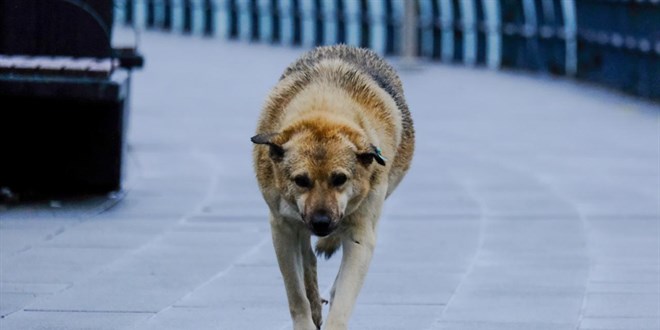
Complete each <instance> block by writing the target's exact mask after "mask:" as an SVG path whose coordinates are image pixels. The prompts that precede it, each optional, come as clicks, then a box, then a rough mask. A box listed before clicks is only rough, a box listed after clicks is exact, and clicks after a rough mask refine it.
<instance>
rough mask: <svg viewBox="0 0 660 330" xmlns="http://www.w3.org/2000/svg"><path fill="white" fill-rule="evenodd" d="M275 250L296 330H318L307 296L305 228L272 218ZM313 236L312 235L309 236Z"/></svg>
mask: <svg viewBox="0 0 660 330" xmlns="http://www.w3.org/2000/svg"><path fill="white" fill-rule="evenodd" d="M270 225H271V232H272V235H273V246H274V247H275V254H276V255H277V263H278V264H279V266H280V271H281V272H282V277H283V279H284V287H285V288H286V295H287V299H288V300H289V311H290V312H291V318H292V320H293V329H294V330H317V329H318V328H317V327H316V325H314V322H313V321H312V311H311V308H310V305H309V300H308V299H307V295H306V292H305V284H304V268H303V255H302V249H301V248H300V247H301V246H300V244H301V241H304V239H301V237H302V235H305V234H307V233H305V232H303V231H302V230H301V228H299V227H301V226H296V225H297V224H295V223H290V222H289V221H288V220H285V219H282V218H278V217H275V216H272V215H271V220H270ZM307 235H309V234H307Z"/></svg>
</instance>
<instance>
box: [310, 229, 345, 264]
mask: <svg viewBox="0 0 660 330" xmlns="http://www.w3.org/2000/svg"><path fill="white" fill-rule="evenodd" d="M339 247H341V239H340V238H339V235H330V236H326V237H321V238H319V240H318V242H316V249H315V250H316V255H317V256H319V257H320V256H323V257H324V258H325V259H330V257H332V255H333V254H334V253H335V252H337V250H339Z"/></svg>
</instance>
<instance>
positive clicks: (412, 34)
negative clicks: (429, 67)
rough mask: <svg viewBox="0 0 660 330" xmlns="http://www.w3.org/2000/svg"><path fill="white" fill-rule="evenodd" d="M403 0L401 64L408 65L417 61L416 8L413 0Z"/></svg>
mask: <svg viewBox="0 0 660 330" xmlns="http://www.w3.org/2000/svg"><path fill="white" fill-rule="evenodd" d="M404 1H405V7H404V15H403V31H402V36H403V58H402V64H403V65H404V66H408V67H410V66H414V65H415V64H416V63H417V8H416V6H415V0H404Z"/></svg>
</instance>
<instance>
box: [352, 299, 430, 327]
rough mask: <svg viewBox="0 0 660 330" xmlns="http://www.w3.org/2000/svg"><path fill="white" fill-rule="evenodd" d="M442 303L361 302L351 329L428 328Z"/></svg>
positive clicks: (353, 318)
mask: <svg viewBox="0 0 660 330" xmlns="http://www.w3.org/2000/svg"><path fill="white" fill-rule="evenodd" d="M442 308H443V306H442V305H425V304H420V305H407V304H394V305H387V304H360V305H358V306H357V307H356V308H355V311H354V312H353V316H352V319H351V321H350V322H349V328H350V329H368V330H381V329H382V330H395V329H426V328H427V327H428V326H429V325H431V324H432V323H433V318H434V316H435V315H437V314H438V313H439V312H440V311H441V310H442Z"/></svg>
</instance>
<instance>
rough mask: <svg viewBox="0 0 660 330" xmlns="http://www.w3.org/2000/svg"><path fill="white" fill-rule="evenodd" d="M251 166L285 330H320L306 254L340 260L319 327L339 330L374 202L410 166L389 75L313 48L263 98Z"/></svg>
mask: <svg viewBox="0 0 660 330" xmlns="http://www.w3.org/2000/svg"><path fill="white" fill-rule="evenodd" d="M251 140H252V142H253V143H254V151H253V158H254V159H253V160H254V168H255V172H256V177H257V181H258V184H259V188H260V190H261V193H262V194H263V198H264V200H265V201H266V203H267V204H268V207H269V209H270V226H271V232H272V238H273V245H274V247H275V254H276V256H277V261H278V264H279V268H280V271H281V273H282V277H283V279H284V286H285V289H286V294H287V299H288V303H289V311H290V313H291V318H292V321H293V328H294V329H295V330H311V329H320V328H321V323H322V316H321V309H322V304H323V303H324V302H325V300H323V299H322V298H321V296H320V294H319V289H318V283H317V276H316V256H315V254H314V252H313V251H312V247H311V235H312V234H314V235H316V236H318V237H319V239H318V241H317V244H316V254H317V255H319V256H325V257H326V258H329V257H330V256H332V254H333V253H334V252H335V251H337V250H338V249H339V248H340V247H341V248H342V252H343V255H342V260H341V266H340V268H339V272H338V274H337V277H336V279H335V282H334V285H333V287H332V289H331V292H330V310H329V313H328V318H327V321H326V324H325V329H328V330H336V329H347V326H348V321H349V318H350V315H351V313H352V310H353V306H354V304H355V300H356V299H357V296H358V293H359V291H360V289H361V287H362V284H363V282H364V279H365V276H366V273H367V270H368V268H369V264H370V261H371V257H372V254H373V251H374V247H375V245H376V225H377V223H378V218H379V216H380V213H381V209H382V206H383V202H384V201H385V199H386V198H387V197H388V196H389V195H390V194H391V193H392V191H394V189H395V188H396V187H397V185H398V184H399V183H400V182H401V180H402V179H403V177H404V175H405V174H406V172H407V171H408V169H409V167H410V163H411V160H412V156H413V150H414V143H415V142H414V140H415V132H414V128H413V122H412V119H411V116H410V112H409V110H408V106H407V105H406V102H405V100H404V96H403V88H402V85H401V81H400V79H399V77H398V76H397V74H396V72H395V70H394V69H393V68H392V66H390V65H389V64H387V63H386V62H385V61H384V60H383V59H382V58H380V57H379V56H378V55H377V54H376V53H374V52H373V51H371V50H368V49H363V48H356V47H350V46H346V45H336V46H325V47H318V48H316V49H313V50H311V51H309V52H307V53H305V54H304V55H303V56H302V57H300V58H299V59H298V60H297V61H295V62H294V63H293V64H291V65H290V66H289V67H288V68H287V69H286V70H285V72H284V74H283V75H282V76H281V77H280V80H279V82H278V83H277V84H276V86H275V87H274V88H273V89H272V91H271V92H270V94H269V95H268V97H267V99H266V102H265V105H264V108H263V110H262V113H261V116H260V118H259V122H258V126H257V132H256V135H255V136H253V137H252V139H251Z"/></svg>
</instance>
